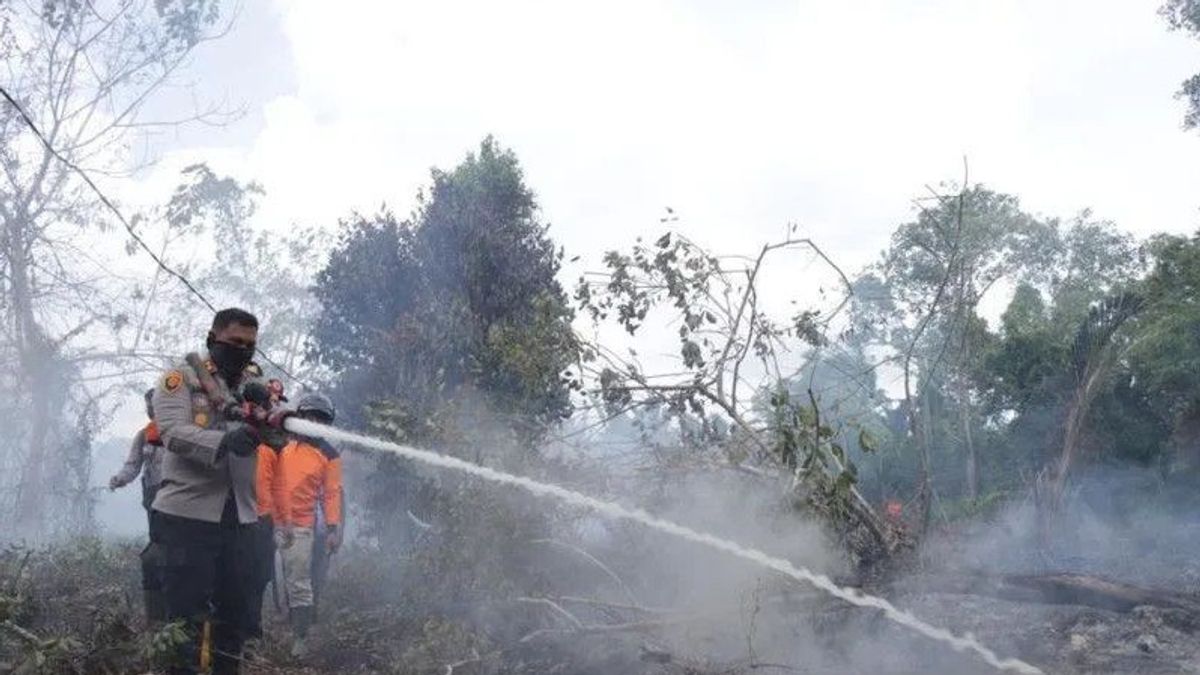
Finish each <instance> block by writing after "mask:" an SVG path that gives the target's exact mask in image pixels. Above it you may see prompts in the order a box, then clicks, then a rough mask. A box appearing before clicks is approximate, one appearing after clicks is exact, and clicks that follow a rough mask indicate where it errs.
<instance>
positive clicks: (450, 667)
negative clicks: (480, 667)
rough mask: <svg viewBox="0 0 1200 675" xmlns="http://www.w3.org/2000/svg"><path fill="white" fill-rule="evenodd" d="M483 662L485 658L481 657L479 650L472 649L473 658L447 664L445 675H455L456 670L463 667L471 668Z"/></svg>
mask: <svg viewBox="0 0 1200 675" xmlns="http://www.w3.org/2000/svg"><path fill="white" fill-rule="evenodd" d="M482 660H483V657H482V656H480V655H479V650H477V649H475V648H474V647H472V648H471V658H469V659H463V660H461V661H455V662H454V663H447V664H446V670H445V674H446V675H454V671H455V670H456V669H458V668H461V667H463V666H469V665H471V664H472V663H479V662H480V661H482Z"/></svg>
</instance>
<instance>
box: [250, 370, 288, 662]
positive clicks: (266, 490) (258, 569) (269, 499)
mask: <svg viewBox="0 0 1200 675" xmlns="http://www.w3.org/2000/svg"><path fill="white" fill-rule="evenodd" d="M267 390H268V391H269V392H270V396H271V397H270V401H271V408H272V409H275V408H277V407H278V406H280V405H282V403H283V402H285V401H287V397H285V396H284V395H283V385H282V383H280V382H279V380H271V381H269V382H268V383H267ZM261 433H262V441H263V442H262V443H260V444H259V446H258V464H257V466H256V467H255V472H254V473H255V479H254V483H255V484H254V492H255V499H256V502H257V504H256V507H257V508H256V511H257V513H258V522H257V523H255V524H254V525H253V526H252V527H254V529H255V534H254V540H255V541H254V555H253V557H254V564H253V567H254V571H253V581H252V583H251V591H250V627H249V634H250V636H251V637H256V638H261V637H262V605H263V596H265V595H266V592H267V584H270V583H271V580H272V579H273V578H274V576H275V538H274V536H275V522H276V520H277V519H276V509H275V476H276V467H277V465H278V463H279V452H280V451H281V450H283V446H284V444H285V443H286V442H287V437H286V435H284V434H282V433H281V434H278V435H276V434H275V433H273V430H270V429H264V430H263V431H262V432H261Z"/></svg>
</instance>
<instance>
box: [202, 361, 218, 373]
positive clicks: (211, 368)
mask: <svg viewBox="0 0 1200 675" xmlns="http://www.w3.org/2000/svg"><path fill="white" fill-rule="evenodd" d="M204 369H205V370H207V371H208V372H210V373H214V374H215V373H216V372H217V364H215V363H213V360H212V359H204Z"/></svg>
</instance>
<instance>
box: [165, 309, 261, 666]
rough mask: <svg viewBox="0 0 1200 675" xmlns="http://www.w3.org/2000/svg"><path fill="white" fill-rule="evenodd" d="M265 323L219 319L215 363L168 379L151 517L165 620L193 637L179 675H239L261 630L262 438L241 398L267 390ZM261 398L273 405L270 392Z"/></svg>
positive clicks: (231, 313)
mask: <svg viewBox="0 0 1200 675" xmlns="http://www.w3.org/2000/svg"><path fill="white" fill-rule="evenodd" d="M257 339H258V319H256V318H255V317H254V315H253V314H250V313H249V312H246V311H244V310H241V309H224V310H221V311H219V312H217V314H216V316H214V317H213V323H212V329H211V330H210V331H209V333H208V339H207V350H208V355H207V358H201V357H200V356H199V355H197V354H189V355H188V356H187V358H186V359H185V363H183V364H180V365H179V366H178V367H176V368H175V369H173V370H170V371H168V372H167V373H166V374H165V375H163V377H162V380H161V382H160V383H159V385H158V388H157V389H156V391H155V393H154V399H153V405H154V412H155V421H156V422H157V424H158V428H159V432H160V434H161V436H162V439H163V445H164V447H165V448H166V450H167V453H166V456H165V457H164V458H163V467H162V473H163V476H162V485H161V487H160V488H159V490H158V494H157V495H156V496H155V499H154V505H153V514H152V518H153V519H154V521H155V528H154V530H155V535H156V538H157V540H158V541H157V542H156V543H157V544H158V545H159V546H160V547H161V549H162V555H163V568H162V579H163V590H164V595H165V596H166V605H167V615H168V618H169V619H171V620H183V621H184V622H185V624H186V626H187V630H188V632H189V638H190V639H189V640H188V641H187V642H186V643H185V644H184V645H182V646H181V648H180V650H179V660H178V663H177V664H176V666H175V667H174V668H173V669H172V670H171V671H170V672H171V673H189V674H190V673H198V672H202V671H203V670H204V669H206V668H207V667H208V666H209V664H210V659H211V666H212V672H213V673H214V674H215V675H223V674H227V673H237V672H239V664H240V661H241V655H242V645H243V643H244V641H245V639H246V637H247V633H248V632H249V631H251V630H252V629H253V625H252V619H251V618H249V616H250V606H249V605H250V603H249V599H250V597H251V595H252V593H253V585H254V576H255V569H254V567H255V566H254V562H255V550H254V546H255V540H254V524H255V523H256V522H257V520H258V514H257V513H256V501H255V472H256V463H257V452H258V446H259V443H260V437H259V433H258V431H257V430H256V429H255V427H253V426H251V425H248V424H246V423H244V422H242V421H241V419H240V418H242V414H241V412H240V411H242V410H245V409H246V408H245V406H246V405H248V404H245V403H243V396H242V394H246V398H254V397H250V396H249V392H250V388H251V386H253V387H256V388H257V389H256V391H262V392H265V389H266V387H265V384H263V382H262V381H261V379H262V371H261V370H260V369H259V367H258V366H257V365H255V364H254V362H253V361H252V359H253V356H254V351H255V345H256V342H257ZM262 398H264V399H265V398H266V396H265V395H264V396H263V397H262Z"/></svg>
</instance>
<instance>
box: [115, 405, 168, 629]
mask: <svg viewBox="0 0 1200 675" xmlns="http://www.w3.org/2000/svg"><path fill="white" fill-rule="evenodd" d="M153 397H154V389H153V388H150V389H147V390H146V393H145V396H144V398H145V400H146V417H148V418H149V419H150V421H149V423H147V424H146V426H144V427H142V428H141V429H139V430H138V432H137V433H136V434H134V436H133V444H132V445H131V446H130V448H129V455H128V456H127V457H126V458H125V464H123V465H122V466H121V470H120V471H118V472H117V473H116V474H114V475H113V477H112V478H110V479H108V489H109V490H117V489H119V488H122V487H125V486H126V485H129V484H130V483H132V482H133V479H134V478H137V477H138V474H141V476H142V508H144V509H146V516H147V520H149V521H150V523H149V528H150V531H149V539H150V541H149V542H148V543H147V544H146V547H145V548H144V549H142V552H141V555H140V556H139V557H140V558H141V563H142V600H143V604H144V605H145V610H146V621H148V622H150V623H158V622H160V621H162V620H163V619H164V618H166V606H165V604H164V602H163V595H162V581H161V579H160V578H159V569H158V568H159V566H160V562H161V561H160V559H159V558H160V556H159V551H158V549H157V548H156V547H155V545H154V539H155V537H154V522H153V520H152V519H151V518H150V505H151V504H152V503H153V502H154V495H155V493H156V492H158V486H159V481H160V480H161V477H162V455H163V453H162V439H161V438H160V437H159V434H158V425H156V424H155V423H154V405H153V401H152V399H153Z"/></svg>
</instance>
